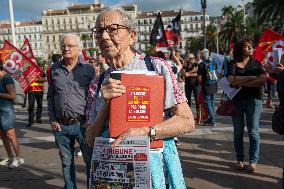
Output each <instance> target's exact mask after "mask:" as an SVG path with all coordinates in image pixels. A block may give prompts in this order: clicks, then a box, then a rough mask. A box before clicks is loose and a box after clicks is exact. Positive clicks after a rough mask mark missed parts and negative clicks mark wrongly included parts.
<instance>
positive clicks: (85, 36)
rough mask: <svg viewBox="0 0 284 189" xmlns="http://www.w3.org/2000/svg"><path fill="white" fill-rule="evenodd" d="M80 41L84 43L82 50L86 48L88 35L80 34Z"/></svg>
mask: <svg viewBox="0 0 284 189" xmlns="http://www.w3.org/2000/svg"><path fill="white" fill-rule="evenodd" d="M81 40H82V41H84V48H87V41H88V40H91V36H90V35H89V34H85V33H84V34H82V36H81Z"/></svg>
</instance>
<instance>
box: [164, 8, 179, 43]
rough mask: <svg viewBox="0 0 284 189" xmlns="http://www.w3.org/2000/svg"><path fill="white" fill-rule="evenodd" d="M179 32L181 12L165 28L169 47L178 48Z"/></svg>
mask: <svg viewBox="0 0 284 189" xmlns="http://www.w3.org/2000/svg"><path fill="white" fill-rule="evenodd" d="M180 32H181V10H180V11H179V14H178V15H177V16H176V17H175V18H174V19H173V20H172V21H171V23H170V24H169V25H168V26H167V28H166V37H167V40H168V44H169V46H171V47H172V46H178V45H179V42H180Z"/></svg>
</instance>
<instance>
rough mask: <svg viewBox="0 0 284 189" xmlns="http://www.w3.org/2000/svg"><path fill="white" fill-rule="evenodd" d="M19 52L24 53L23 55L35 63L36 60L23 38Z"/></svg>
mask: <svg viewBox="0 0 284 189" xmlns="http://www.w3.org/2000/svg"><path fill="white" fill-rule="evenodd" d="M20 50H21V52H22V53H24V55H26V56H27V57H28V58H29V59H31V60H32V61H33V62H34V63H36V59H35V56H34V53H33V50H32V47H31V45H30V42H29V40H28V39H27V38H25V41H24V44H23V46H22V47H21V49H20Z"/></svg>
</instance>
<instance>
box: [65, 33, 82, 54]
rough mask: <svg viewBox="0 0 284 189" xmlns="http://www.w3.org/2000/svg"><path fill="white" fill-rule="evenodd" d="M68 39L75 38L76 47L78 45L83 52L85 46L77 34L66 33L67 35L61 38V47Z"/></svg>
mask: <svg viewBox="0 0 284 189" xmlns="http://www.w3.org/2000/svg"><path fill="white" fill-rule="evenodd" d="M66 37H70V38H73V39H75V41H76V45H78V47H79V49H80V50H81V49H82V48H83V44H82V41H81V39H80V37H79V35H77V34H75V33H66V34H63V35H62V36H61V38H60V45H61V44H62V43H63V40H64V39H65V38H66Z"/></svg>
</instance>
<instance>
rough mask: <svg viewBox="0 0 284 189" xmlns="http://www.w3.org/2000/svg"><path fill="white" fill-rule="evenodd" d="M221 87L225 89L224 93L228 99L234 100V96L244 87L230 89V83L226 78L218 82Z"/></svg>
mask: <svg viewBox="0 0 284 189" xmlns="http://www.w3.org/2000/svg"><path fill="white" fill-rule="evenodd" d="M218 84H219V86H220V87H221V88H222V89H223V91H224V93H225V94H226V95H227V97H228V98H229V99H230V100H232V99H233V98H234V96H235V95H236V94H237V93H238V92H239V91H240V90H241V88H242V87H239V88H232V87H230V83H229V81H228V80H227V78H226V77H223V78H222V79H220V80H219V82H218Z"/></svg>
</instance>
